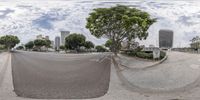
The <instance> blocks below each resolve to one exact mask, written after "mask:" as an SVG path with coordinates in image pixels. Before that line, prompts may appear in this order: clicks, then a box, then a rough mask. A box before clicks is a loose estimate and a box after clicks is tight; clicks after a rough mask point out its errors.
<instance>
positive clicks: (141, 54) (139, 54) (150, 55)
mask: <svg viewBox="0 0 200 100" xmlns="http://www.w3.org/2000/svg"><path fill="white" fill-rule="evenodd" d="M136 56H137V57H139V58H144V59H153V53H145V52H137V53H136Z"/></svg>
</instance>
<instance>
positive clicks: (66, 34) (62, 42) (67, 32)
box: [61, 31, 70, 45]
mask: <svg viewBox="0 0 200 100" xmlns="http://www.w3.org/2000/svg"><path fill="white" fill-rule="evenodd" d="M69 34H70V32H69V31H61V45H65V38H66V37H67V36H68V35H69Z"/></svg>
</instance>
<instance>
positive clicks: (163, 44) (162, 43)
mask: <svg viewBox="0 0 200 100" xmlns="http://www.w3.org/2000/svg"><path fill="white" fill-rule="evenodd" d="M173 34H174V33H173V31H172V30H160V31H159V47H160V48H163V49H169V48H172V46H173Z"/></svg>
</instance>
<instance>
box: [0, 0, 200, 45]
mask: <svg viewBox="0 0 200 100" xmlns="http://www.w3.org/2000/svg"><path fill="white" fill-rule="evenodd" d="M116 4H123V5H129V6H133V7H136V8H138V9H141V10H144V11H147V12H149V13H150V14H151V15H152V17H154V18H158V21H157V22H156V23H155V24H153V25H152V27H151V28H150V29H149V37H148V38H147V40H144V41H140V43H141V44H145V45H146V46H148V45H150V44H153V45H156V46H157V45H158V31H159V30H160V29H171V30H173V31H174V47H180V46H182V47H183V46H189V40H191V39H192V37H194V36H197V35H200V1H198V0H197V1H194V0H193V1H191V0H188V1H186V0H184V1H181V0H177V1H175V0H169V1H167V0H162V1H161V0H160V1H159V0H132V1H131V0H129V1H124V0H120V1H119V0H110V1H108V0H104V1H103V0H87V1H86V0H82V1H78V0H77V1H73V0H71V1H70V0H65V1H64V0H60V1H56V0H51V1H50V0H49V1H48V0H46V1H39V0H38V1H36V0H19V1H12V0H9V1H8V0H0V36H2V35H5V34H12V35H17V36H19V38H20V39H21V41H22V43H26V42H27V41H29V40H33V39H35V37H36V35H39V34H43V35H49V36H50V38H51V39H52V40H54V38H55V36H59V35H60V31H61V30H67V31H70V32H72V33H74V32H76V33H82V34H84V35H85V36H86V37H87V40H91V41H93V42H94V43H95V44H102V43H104V42H105V40H106V39H103V38H102V39H97V38H95V37H94V36H92V35H90V32H89V31H88V30H87V29H86V28H85V24H86V20H85V19H86V18H87V16H88V14H89V13H90V12H91V11H92V9H94V8H98V7H111V6H115V5H116Z"/></svg>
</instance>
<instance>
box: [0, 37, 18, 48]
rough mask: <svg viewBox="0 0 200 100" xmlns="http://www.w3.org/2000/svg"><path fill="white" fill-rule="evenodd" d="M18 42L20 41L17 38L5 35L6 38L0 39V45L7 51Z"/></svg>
mask: <svg viewBox="0 0 200 100" xmlns="http://www.w3.org/2000/svg"><path fill="white" fill-rule="evenodd" d="M19 42H20V40H19V38H18V37H17V36H13V35H6V36H2V37H0V44H1V45H4V46H5V47H7V48H8V50H10V49H11V48H13V47H15V46H16V44H18V43H19Z"/></svg>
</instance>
